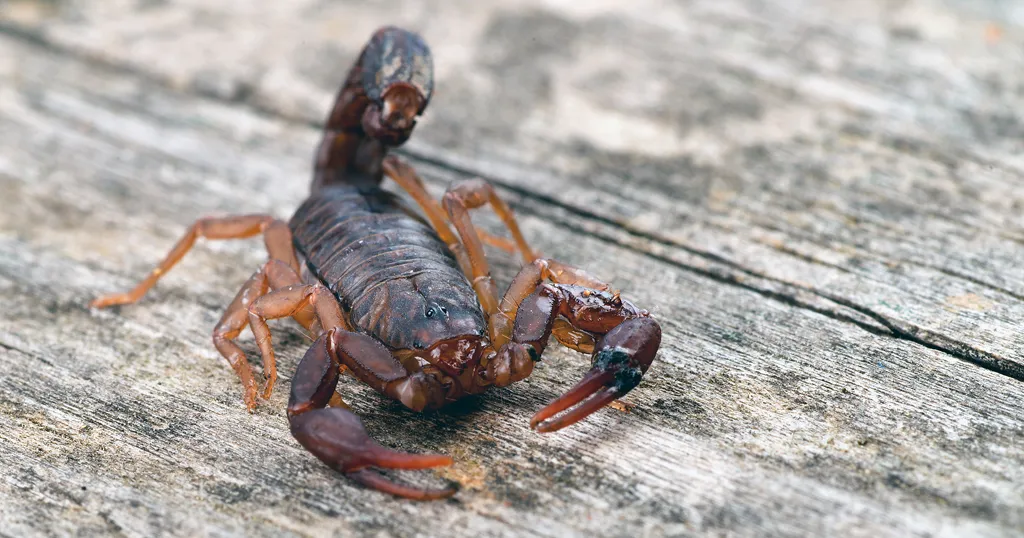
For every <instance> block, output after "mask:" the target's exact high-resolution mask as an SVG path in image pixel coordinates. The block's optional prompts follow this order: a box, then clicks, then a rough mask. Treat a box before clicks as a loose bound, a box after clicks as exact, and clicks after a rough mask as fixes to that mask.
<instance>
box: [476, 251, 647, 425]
mask: <svg viewBox="0 0 1024 538" xmlns="http://www.w3.org/2000/svg"><path fill="white" fill-rule="evenodd" d="M545 278H549V279H551V280H556V279H557V280H562V282H565V283H544V282H543V279H545ZM580 284H584V285H580ZM531 287H533V291H532V293H530V291H529V290H530V288H531ZM649 316H650V314H649V313H648V312H647V311H646V310H641V309H638V308H637V307H636V306H634V305H633V304H632V303H630V302H629V301H626V300H624V299H622V297H621V296H620V295H619V294H618V293H617V292H612V291H610V288H609V287H608V286H607V285H605V284H604V283H602V282H600V281H599V280H597V279H595V278H593V277H591V276H590V275H588V274H586V273H584V272H582V271H579V270H577V269H575V268H573V267H570V266H567V265H564V264H560V263H558V262H554V261H552V260H538V261H536V262H534V263H533V265H532V266H527V267H526V268H524V269H523V270H522V271H521V272H520V274H519V275H518V276H517V277H516V279H515V280H514V281H513V283H512V285H510V286H509V292H508V293H507V294H506V296H505V298H504V299H503V300H502V304H501V306H500V310H499V314H498V315H496V316H494V317H493V318H492V319H495V320H498V321H500V320H502V319H512V318H513V317H514V320H515V321H514V324H513V325H512V328H511V331H508V326H507V323H506V324H505V329H504V330H505V331H508V332H502V333H501V334H497V335H496V336H497V337H496V338H495V340H498V341H502V342H505V341H507V343H504V344H502V346H501V348H500V349H501V352H499V354H498V356H499V357H501V356H503V355H511V351H519V350H524V349H525V350H526V351H528V352H530V356H531V358H533V359H534V360H539V358H540V357H541V355H542V354H543V353H544V350H545V348H546V347H547V343H548V340H549V339H550V338H551V336H552V334H555V333H554V329H555V327H556V325H557V324H556V321H561V326H562V327H563V331H562V332H561V334H562V335H567V336H574V335H575V333H579V335H581V336H586V337H587V338H594V339H595V340H597V342H598V343H597V345H596V346H595V347H594V352H593V355H592V357H593V358H592V368H591V369H590V371H589V372H587V374H586V375H585V376H584V377H583V379H582V380H580V382H579V383H577V384H576V386H574V387H573V388H571V389H569V391H568V392H566V393H565V394H563V395H562V396H561V397H559V398H558V399H556V400H555V401H553V402H551V403H550V404H548V405H547V406H546V407H544V408H543V409H541V410H540V411H539V412H538V413H537V414H536V415H534V417H533V419H532V420H531V421H530V426H531V427H532V428H533V429H535V430H537V431H540V432H552V431H556V430H559V429H562V428H564V427H566V426H568V425H570V424H573V423H575V422H578V421H580V420H582V419H583V418H584V417H586V416H588V415H590V414H591V413H593V412H594V411H597V410H598V409H600V408H602V407H604V406H605V405H607V404H608V403H610V402H611V401H612V400H615V399H616V398H620V397H622V396H624V395H625V394H626V393H628V392H629V391H630V390H632V389H633V387H635V386H636V385H637V384H639V383H640V379H641V377H642V376H643V374H644V373H645V372H646V371H647V368H648V367H650V365H651V362H652V361H654V357H655V355H656V354H657V352H658V347H659V346H660V345H661V327H660V326H659V325H658V323H657V322H656V321H654V320H653V319H651V318H650V317H649ZM567 331H568V332H567ZM506 335H507V336H506ZM581 347H582V346H581ZM577 405H578V407H575V408H573V409H571V410H570V408H572V407H573V406H577ZM566 410H569V411H568V412H567V413H565V414H564V415H562V416H560V417H556V418H552V417H555V415H558V414H559V413H561V412H563V411H566Z"/></svg>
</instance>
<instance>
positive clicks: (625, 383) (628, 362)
mask: <svg viewBox="0 0 1024 538" xmlns="http://www.w3.org/2000/svg"><path fill="white" fill-rule="evenodd" d="M660 344H661V327H660V326H659V325H658V323H657V322H655V321H654V320H653V319H651V318H647V317H640V318H633V319H629V320H626V321H624V322H622V323H621V324H620V325H618V326H617V327H615V328H614V329H612V330H610V331H608V334H606V335H605V336H604V338H603V339H602V340H601V342H600V344H599V345H598V346H597V349H596V350H595V352H594V358H593V367H592V368H591V369H590V371H589V372H587V374H586V375H584V376H583V379H582V380H580V382H579V383H577V384H576V386H574V387H573V388H571V389H569V391H568V392H566V393H565V394H563V395H562V396H560V397H559V398H558V399H556V400H555V401H553V402H551V403H550V404H548V405H547V406H546V407H544V408H543V409H541V410H540V411H538V412H537V414H536V415H534V416H533V418H532V419H531V420H530V427H531V428H533V429H535V430H537V431H539V432H553V431H557V430H560V429H562V428H564V427H566V426H568V425H570V424H574V423H576V422H578V421H580V420H582V419H583V418H585V417H586V416H588V415H590V414H591V413H593V412H594V411H597V410H598V409H600V408H602V407H604V406H605V405H607V404H608V403H610V402H612V401H613V400H615V399H616V398H621V397H622V396H624V395H625V394H626V393H628V392H629V391H630V390H633V387H635V386H637V385H638V384H639V383H640V379H641V377H643V375H644V372H646V371H647V368H648V367H649V366H650V365H651V362H652V361H653V360H654V355H655V354H656V353H657V351H658V346H659V345H660ZM581 402H582V403H581ZM576 404H579V406H578V407H575V408H573V409H571V410H570V411H569V412H567V413H565V414H564V415H562V416H559V417H556V418H552V417H554V416H555V415H557V414H559V413H561V412H562V411H565V410H566V409H569V408H571V407H573V406H574V405H576Z"/></svg>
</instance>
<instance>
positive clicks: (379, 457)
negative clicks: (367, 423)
mask: <svg viewBox="0 0 1024 538" xmlns="http://www.w3.org/2000/svg"><path fill="white" fill-rule="evenodd" d="M290 422H291V430H292V435H293V436H295V439H297V440H298V441H299V444H301V445H302V446H303V447H305V448H306V450H308V451H309V452H311V453H312V454H313V455H314V456H316V457H317V458H318V459H319V460H320V461H322V462H324V463H326V464H327V465H328V466H330V467H331V468H333V469H335V470H337V471H340V472H342V473H345V474H346V475H348V476H350V477H351V478H353V479H355V480H357V481H358V482H359V483H361V484H363V485H365V486H367V487H371V488H374V489H377V490H380V491H384V492H387V493H392V494H394V495H399V496H402V497H408V498H411V499H422V500H427V499H439V498H443V497H448V496H451V495H453V494H455V492H456V491H457V489H456V488H453V487H449V488H445V489H419V488H415V487H412V486H406V485H402V484H397V483H393V482H391V481H389V480H388V479H387V478H385V477H383V476H381V475H380V474H377V473H375V472H373V471H371V470H369V469H367V468H368V467H380V468H387V469H429V468H431V467H442V466H445V465H451V464H452V459H451V457H449V456H442V455H439V454H409V453H406V452H398V451H395V450H391V449H390V448H386V447H383V446H381V445H380V444H378V443H377V442H376V441H374V440H373V439H372V438H370V436H369V435H368V434H367V433H366V429H365V428H364V427H363V423H362V421H361V420H359V417H357V416H356V415H355V414H353V413H352V412H351V411H348V410H347V409H344V408H340V407H330V408H323V409H313V410H311V411H307V412H305V413H302V414H299V415H293V416H292V417H291V418H290Z"/></svg>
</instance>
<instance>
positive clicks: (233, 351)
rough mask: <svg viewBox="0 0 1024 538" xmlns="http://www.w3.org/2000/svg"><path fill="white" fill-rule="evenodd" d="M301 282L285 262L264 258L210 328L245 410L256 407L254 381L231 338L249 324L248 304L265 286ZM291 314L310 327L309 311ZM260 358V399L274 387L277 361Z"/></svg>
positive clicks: (239, 349) (261, 292) (310, 317)
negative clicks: (262, 371)
mask: <svg viewBox="0 0 1024 538" xmlns="http://www.w3.org/2000/svg"><path fill="white" fill-rule="evenodd" d="M301 282H302V281H301V279H300V278H299V275H298V273H296V272H295V270H294V269H292V268H291V267H290V266H289V265H287V264H286V263H284V262H282V261H281V260H277V259H271V260H268V261H267V263H265V264H264V265H263V267H261V268H260V270H258V271H256V273H254V274H253V275H252V277H250V278H249V280H248V281H247V282H246V283H245V284H244V285H243V286H242V288H241V289H240V290H238V294H237V295H235V298H234V300H233V301H231V304H230V305H229V306H228V307H227V309H226V310H225V311H224V315H223V316H222V317H221V319H220V321H219V322H217V326H216V327H214V329H213V345H214V346H215V347H216V348H217V351H220V354H221V355H223V356H224V358H225V359H227V361H228V364H230V365H231V367H232V368H233V369H234V370H235V372H236V373H237V374H238V377H239V379H241V380H242V385H244V386H245V397H244V400H245V406H246V407H247V408H248V409H249V411H252V410H253V409H255V407H256V380H255V379H254V378H253V375H252V368H251V367H250V364H249V361H248V359H246V357H245V352H243V351H242V348H240V347H238V344H236V343H235V341H234V340H235V338H238V335H239V334H240V333H241V332H242V330H243V329H245V327H246V325H248V323H249V305H251V304H252V303H253V302H255V301H256V300H257V299H258V298H259V297H261V296H263V295H265V294H266V293H267V290H268V289H278V288H282V287H285V286H291V285H295V284H301ZM293 317H295V319H296V320H297V321H298V322H299V323H301V324H302V325H303V326H304V327H306V329H307V330H311V325H312V323H313V318H312V313H311V312H306V311H299V312H297V313H296V314H295V315H294V316H293ZM264 359H265V361H264V363H263V364H264V369H265V375H266V378H267V384H266V387H265V388H264V389H263V399H264V400H266V399H268V398H270V395H271V393H272V392H273V390H274V383H275V382H276V381H277V362H276V361H275V360H274V357H273V356H271V357H270V358H269V360H266V359H267V358H266V357H264Z"/></svg>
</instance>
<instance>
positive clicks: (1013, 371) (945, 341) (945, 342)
mask: <svg viewBox="0 0 1024 538" xmlns="http://www.w3.org/2000/svg"><path fill="white" fill-rule="evenodd" d="M0 34H5V35H8V36H10V37H13V38H16V39H19V40H22V41H24V42H26V43H29V44H31V45H35V46H38V47H42V48H44V49H45V50H47V51H51V52H53V53H55V54H59V55H62V56H67V57H71V58H74V59H76V60H79V61H82V62H84V63H87V64H91V65H95V66H100V67H102V68H105V69H111V70H114V71H116V72H119V73H123V74H127V75H130V76H133V77H138V78H140V79H143V80H145V81H149V82H152V83H154V84H157V85H159V86H161V87H164V88H167V89H169V90H171V91H175V92H178V93H184V94H187V95H195V96H200V97H204V98H209V99H212V100H215V101H219V102H224V103H229V104H234V105H242V106H244V107H246V108H249V109H251V110H254V111H256V112H258V113H261V114H265V115H267V116H269V117H273V118H277V119H280V120H284V121H289V122H295V123H299V124H303V125H307V126H310V127H314V128H320V127H321V124H320V123H319V122H314V121H309V120H307V119H304V118H297V117H293V116H291V115H288V114H284V113H282V112H280V111H278V110H275V109H274V108H273V107H269V106H265V105H262V104H260V103H258V102H255V101H253V100H252V99H245V98H241V99H237V98H236V99H225V98H223V97H222V96H219V95H217V94H216V93H214V92H208V91H204V90H202V88H189V89H188V90H184V91H182V90H180V89H177V88H174V87H173V86H172V85H171V84H170V83H169V82H168V81H166V80H164V79H162V78H161V77H157V76H154V75H153V74H152V73H148V72H146V71H143V70H140V69H137V68H134V67H133V66H130V65H125V64H121V63H117V62H115V61H110V60H107V59H104V58H100V57H96V56H93V55H89V54H83V53H82V52H80V51H77V50H75V49H72V48H70V47H66V46H62V45H59V44H56V43H54V42H52V41H50V40H48V39H47V38H46V37H45V36H44V35H41V34H40V33H38V32H34V31H32V30H30V29H27V28H23V27H20V26H18V25H16V24H10V23H6V22H0ZM397 153H399V154H402V155H405V156H407V157H409V158H412V159H415V160H417V161H421V162H425V163H429V164H431V165H434V166H436V167H438V168H441V169H443V170H446V171H448V172H451V173H455V174H459V175H463V176H467V177H484V178H485V179H487V180H488V181H490V182H492V183H493V184H495V185H496V186H498V187H499V188H502V189H504V190H507V191H509V192H512V193H514V194H516V195H518V196H520V197H522V198H524V199H529V200H533V201H535V202H539V203H542V204H547V205H549V206H552V207H555V208H557V209H559V210H562V211H565V212H567V213H569V214H571V215H573V216H575V217H578V218H581V219H586V220H589V221H591V222H596V223H600V224H602V225H605V226H609V227H611V228H613V229H617V230H620V231H622V232H625V233H627V234H629V235H631V236H633V237H635V238H638V239H642V240H644V241H647V242H650V243H654V244H657V245H661V246H664V247H669V248H676V249H680V250H683V251H685V252H687V253H689V254H691V255H693V256H697V257H698V258H702V259H705V260H707V261H710V262H713V263H716V264H720V265H723V266H725V267H727V268H730V269H731V270H733V271H735V272H737V273H739V274H742V275H747V276H753V277H756V278H758V279H762V280H764V281H768V282H773V283H776V284H779V285H782V286H785V287H788V288H790V289H797V290H802V291H805V292H807V293H810V294H812V295H815V296H817V297H819V298H821V299H824V300H826V301H828V302H831V303H833V304H836V305H840V306H843V307H845V308H848V309H850V310H853V311H855V312H857V313H859V314H862V315H863V316H866V317H867V318H870V319H871V320H874V321H875V322H877V323H878V324H880V325H881V328H880V327H878V326H875V325H872V324H870V323H865V322H864V321H863V320H859V319H857V318H856V317H853V316H850V315H848V314H844V313H841V312H838V311H835V310H828V309H825V308H821V307H817V306H814V305H812V304H810V303H808V302H806V301H802V300H800V299H799V298H797V297H796V296H795V295H793V294H787V293H783V292H780V291H775V290H771V289H768V288H765V287H758V286H755V285H752V284H748V283H745V282H742V281H741V280H740V278H738V275H735V274H730V273H729V272H728V270H726V271H712V270H708V269H704V268H700V267H697V266H693V265H688V264H685V263H683V262H680V261H679V260H676V259H673V258H671V257H667V256H664V255H659V254H657V253H654V252H652V251H651V250H650V249H645V248H640V247H638V246H636V245H634V244H632V243H627V242H623V241H621V240H619V239H618V238H615V237H612V236H611V235H606V234H597V233H595V232H594V231H593V230H588V229H585V228H583V227H580V226H578V225H576V224H574V223H571V222H568V221H566V220H564V219H563V220H558V221H557V222H558V224H560V225H562V226H565V227H566V228H571V229H574V230H575V231H577V232H579V233H584V234H589V235H592V236H594V237H597V238H599V239H601V240H603V241H608V242H611V243H613V244H616V245H618V246H620V247H622V248H625V249H628V250H631V251H634V252H637V253H639V254H643V255H646V256H650V257H652V258H654V259H657V260H659V261H663V262H665V263H669V264H671V265H673V266H675V267H678V268H680V269H685V270H687V271H690V272H694V273H697V274H701V275H703V276H706V277H708V278H712V279H714V280H716V281H718V282H722V283H725V284H729V285H733V286H738V287H740V288H743V289H746V290H749V291H753V292H755V293H758V294H759V295H762V296H764V297H767V298H771V299H774V300H777V301H780V302H783V303H785V304H788V305H791V306H794V307H798V308H803V309H807V310H810V311H813V312H815V313H818V314H821V315H824V316H827V317H829V318H831V319H835V320H838V321H842V322H846V323H851V324H853V325H855V326H857V327H859V328H861V329H864V330H866V331H868V332H870V333H872V334H876V335H879V336H891V337H893V338H897V339H901V340H906V341H909V342H913V343H916V344H918V345H921V346H924V347H927V348H929V349H933V350H936V351H940V352H943V353H946V354H948V355H950V356H952V357H955V358H957V359H960V360H963V361H965V362H968V363H971V364H975V365H978V366H981V367H983V368H986V369H989V370H992V371H994V372H997V373H999V374H1002V375H1006V376H1008V377H1011V378H1014V379H1017V380H1024V366H1022V365H1020V364H1017V363H1015V362H1013V361H1012V360H1009V359H1006V358H1004V357H1000V356H998V355H996V354H994V353H990V352H986V351H983V350H980V349H977V348H975V347H972V346H970V345H969V344H966V343H964V342H961V341H958V340H956V339H954V338H951V337H949V336H947V335H944V334H941V333H938V332H936V331H932V330H929V329H926V328H923V327H920V326H917V325H914V324H912V323H907V322H903V321H900V320H898V319H894V318H891V317H889V316H886V315H884V314H881V313H879V312H877V311H875V310H873V309H871V308H869V307H866V306H864V305H860V304H858V303H856V302H854V301H851V300H849V299H846V298H842V297H838V296H835V295H833V294H831V293H828V292H825V291H823V290H819V289H817V288H813V287H810V286H804V285H800V284H796V283H792V282H787V281H785V280H782V279H779V278H776V277H772V276H769V275H766V274H764V273H761V272H759V271H756V270H754V269H751V268H748V267H744V266H743V265H742V264H739V263H737V262H734V261H732V260H729V259H727V258H724V257H722V256H720V255H717V254H715V253H712V252H709V251H706V250H703V249H700V248H697V247H694V246H691V245H687V244H685V243H683V242H681V241H677V240H673V239H670V238H665V237H661V236H659V235H657V234H653V233H650V232H646V231H643V230H639V229H636V228H635V227H632V226H629V225H628V224H624V223H622V222H619V221H616V220H614V219H611V218H609V217H606V216H603V215H601V214H598V213H595V212H593V211H589V210H586V209H583V208H580V207H576V206H573V205H571V204H567V203H565V202H562V201H560V200H558V199H556V198H554V197H551V196H548V195H545V194H542V193H538V192H532V191H530V190H528V189H524V188H522V187H520V186H518V185H516V184H515V183H514V182H512V181H509V180H506V179H502V178H500V177H495V176H494V174H483V173H480V172H479V171H476V170H473V169H472V168H470V167H467V166H465V165H462V164H458V163H454V162H451V161H449V160H447V159H445V158H444V157H441V156H438V155H431V154H429V153H426V152H424V151H420V150H417V149H413V148H410V147H408V146H406V147H403V148H400V149H399V150H398V151H397ZM519 209H525V207H524V206H522V204H519ZM548 218H551V217H548ZM1011 239H1014V238H1011ZM1014 240H1016V239H1014ZM798 257H799V258H800V259H804V258H806V257H804V256H798ZM805 261H809V260H805ZM810 261H814V260H813V259H811V260H810ZM814 263H817V261H814ZM822 265H826V266H829V265H828V264H822ZM844 270H845V269H844ZM847 272H848V271H847ZM943 273H944V274H950V273H949V272H947V271H943ZM951 276H953V275H951ZM955 276H960V275H955ZM966 280H967V281H969V282H972V283H976V284H979V283H978V282H975V280H976V279H966ZM979 285H982V284H979ZM984 285H986V286H988V287H991V286H990V285H987V284H984ZM1000 291H1003V292H1006V291H1005V290H1000ZM1008 295H1010V296H1013V297H1015V298H1018V299H1019V298H1020V297H1019V296H1018V294H1013V293H1008Z"/></svg>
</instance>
